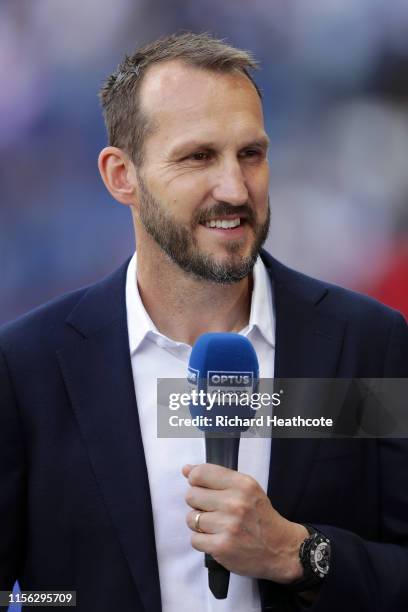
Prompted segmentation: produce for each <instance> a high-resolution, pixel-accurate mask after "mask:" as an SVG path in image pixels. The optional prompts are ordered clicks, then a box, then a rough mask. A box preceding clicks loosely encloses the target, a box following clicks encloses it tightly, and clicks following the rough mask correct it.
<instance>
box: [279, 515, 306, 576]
mask: <svg viewBox="0 0 408 612" xmlns="http://www.w3.org/2000/svg"><path fill="white" fill-rule="evenodd" d="M282 531H283V533H282V538H283V539H284V545H283V546H282V553H281V562H280V563H279V566H280V567H279V576H277V575H276V572H274V575H273V576H270V577H269V580H273V581H274V582H279V583H280V584H289V583H291V582H295V581H297V580H301V579H302V577H303V566H302V564H301V562H300V558H299V549H300V547H301V545H302V542H304V540H305V539H306V538H307V537H308V535H309V532H308V531H307V529H306V527H305V526H304V525H301V524H299V523H291V522H290V521H286V526H285V528H284V529H283V530H282ZM274 552H275V553H276V549H275V551H274ZM274 565H275V567H276V561H275V563H274Z"/></svg>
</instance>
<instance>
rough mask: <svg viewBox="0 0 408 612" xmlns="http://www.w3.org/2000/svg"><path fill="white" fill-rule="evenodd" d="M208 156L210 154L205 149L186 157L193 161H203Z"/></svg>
mask: <svg viewBox="0 0 408 612" xmlns="http://www.w3.org/2000/svg"><path fill="white" fill-rule="evenodd" d="M209 158H210V154H209V153H207V152H205V151H197V152H196V153H191V155H189V156H188V157H187V159H191V160H193V161H205V160H207V159H209Z"/></svg>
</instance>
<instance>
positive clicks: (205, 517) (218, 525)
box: [186, 510, 223, 534]
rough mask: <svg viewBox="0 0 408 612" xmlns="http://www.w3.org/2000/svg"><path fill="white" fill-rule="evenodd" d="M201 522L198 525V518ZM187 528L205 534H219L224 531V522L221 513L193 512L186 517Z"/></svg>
mask: <svg viewBox="0 0 408 612" xmlns="http://www.w3.org/2000/svg"><path fill="white" fill-rule="evenodd" d="M198 515H200V516H199V521H198V525H197V516H198ZM186 523H187V526H188V527H190V529H191V531H194V532H196V533H200V531H199V530H198V529H197V527H198V528H199V529H200V530H201V532H203V533H205V534H209V533H218V532H220V531H221V530H222V529H223V520H222V516H221V515H220V513H219V512H201V511H200V510H191V511H190V512H188V514H187V516H186Z"/></svg>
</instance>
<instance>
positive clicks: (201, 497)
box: [185, 487, 223, 512]
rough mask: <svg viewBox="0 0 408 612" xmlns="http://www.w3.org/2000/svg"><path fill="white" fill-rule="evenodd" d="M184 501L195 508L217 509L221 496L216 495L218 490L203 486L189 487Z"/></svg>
mask: <svg viewBox="0 0 408 612" xmlns="http://www.w3.org/2000/svg"><path fill="white" fill-rule="evenodd" d="M185 500H186V503H187V504H188V505H189V506H190V507H191V508H195V509H196V510H205V512H210V511H211V510H217V509H219V506H220V503H222V501H223V500H222V498H220V496H219V495H218V491H212V490H211V489H204V488H203V487H190V488H189V489H188V491H187V493H186V496H185Z"/></svg>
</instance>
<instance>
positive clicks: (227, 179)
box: [213, 160, 248, 206]
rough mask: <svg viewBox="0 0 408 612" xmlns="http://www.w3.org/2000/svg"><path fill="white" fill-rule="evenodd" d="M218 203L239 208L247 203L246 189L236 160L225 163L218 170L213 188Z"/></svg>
mask: <svg viewBox="0 0 408 612" xmlns="http://www.w3.org/2000/svg"><path fill="white" fill-rule="evenodd" d="M213 197H214V199H215V200H217V201H218V202H226V203H228V204H233V205H235V206H241V205H243V204H246V203H247V202H248V189H247V186H246V183H245V177H244V175H243V172H242V168H241V166H240V164H239V161H238V160H229V161H226V162H225V163H224V164H222V166H221V167H220V168H219V172H218V173H217V176H216V181H215V186H214V188H213Z"/></svg>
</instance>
